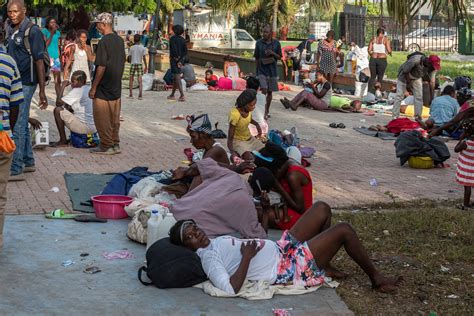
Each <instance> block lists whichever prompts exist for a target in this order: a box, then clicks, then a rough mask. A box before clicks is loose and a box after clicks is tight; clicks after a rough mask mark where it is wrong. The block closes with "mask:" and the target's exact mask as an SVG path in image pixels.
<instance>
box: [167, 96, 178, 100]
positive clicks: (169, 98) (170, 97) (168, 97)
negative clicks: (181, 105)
mask: <svg viewBox="0 0 474 316" xmlns="http://www.w3.org/2000/svg"><path fill="white" fill-rule="evenodd" d="M166 98H167V99H168V100H176V97H172V96H167V97H166Z"/></svg>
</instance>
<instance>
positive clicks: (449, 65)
mask: <svg viewBox="0 0 474 316" xmlns="http://www.w3.org/2000/svg"><path fill="white" fill-rule="evenodd" d="M408 54H409V53H408V52H393V53H392V56H388V60H387V61H388V66H387V71H386V74H387V77H388V78H389V79H396V78H397V74H398V68H399V67H400V65H401V64H402V63H404V62H405V61H406V59H407V55H408ZM426 54H429V53H426ZM436 54H437V55H449V53H436ZM438 74H440V75H444V76H448V77H451V78H453V79H454V78H456V77H457V76H461V75H463V76H470V77H471V78H474V63H467V62H458V61H451V60H442V61H441V70H440V71H439V73H438Z"/></svg>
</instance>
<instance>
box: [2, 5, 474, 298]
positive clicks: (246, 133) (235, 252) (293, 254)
mask: <svg viewBox="0 0 474 316" xmlns="http://www.w3.org/2000/svg"><path fill="white" fill-rule="evenodd" d="M7 11H8V17H9V20H8V28H7V39H8V45H7V51H6V52H1V53H0V68H1V69H2V71H3V72H4V74H5V75H4V76H1V77H0V81H1V83H2V87H3V89H2V92H1V93H2V94H3V95H4V97H3V98H0V110H1V111H2V112H1V113H2V117H0V118H1V119H2V120H1V121H0V122H1V123H2V125H3V130H4V131H6V132H7V133H8V135H9V136H11V137H12V138H13V140H14V142H15V144H16V149H15V152H14V153H12V154H11V153H9V154H7V153H2V152H0V212H1V213H0V238H2V229H3V221H4V215H3V211H4V206H5V203H6V183H7V181H20V180H24V179H25V173H28V172H35V160H34V156H33V151H32V147H31V140H30V134H29V128H28V123H29V122H30V121H29V120H30V117H29V112H30V104H31V99H32V97H33V94H34V93H35V91H36V89H37V88H38V90H39V107H40V108H41V109H43V110H44V109H46V108H47V107H48V100H47V98H46V94H45V85H46V82H47V80H48V72H49V71H51V73H52V75H53V78H52V79H53V80H54V85H55V86H54V88H55V93H56V103H55V104H56V107H55V109H54V111H53V113H54V119H55V122H56V125H57V128H58V130H59V136H60V139H59V141H58V142H57V143H56V144H54V145H55V146H65V145H67V144H68V139H67V136H66V130H65V128H66V127H67V128H68V129H69V130H70V131H71V132H73V133H77V134H80V135H84V134H92V133H95V132H97V133H98V134H99V137H100V144H99V145H98V146H97V147H95V148H92V149H90V152H91V153H95V154H105V155H114V154H118V153H120V152H121V148H120V137H119V130H120V111H121V94H122V75H123V72H124V65H125V61H126V59H127V58H126V53H125V46H126V43H125V41H124V39H122V38H121V37H120V36H118V35H117V34H116V33H115V32H114V31H113V16H112V15H111V14H109V13H101V14H99V15H97V17H96V19H95V20H94V23H95V25H96V28H97V30H98V32H100V33H101V35H102V38H101V40H100V42H99V44H98V46H97V49H95V50H94V51H93V50H92V48H91V47H90V46H89V45H88V44H87V32H86V31H83V30H79V31H77V32H71V34H68V36H67V37H66V39H67V43H65V45H63V46H62V47H63V48H62V49H61V45H60V44H59V37H60V35H59V33H58V26H57V22H56V20H55V19H54V18H48V19H47V22H46V28H45V29H43V30H40V28H39V27H38V26H36V25H34V24H33V23H32V22H31V21H30V20H29V19H28V18H27V17H26V14H25V13H26V8H25V5H24V3H23V1H22V0H10V2H9V3H8V7H7ZM173 32H174V35H173V36H172V37H171V38H170V40H169V50H170V66H171V69H170V74H171V76H172V83H173V85H172V88H171V93H170V95H169V96H168V99H171V100H175V99H177V100H178V101H181V102H184V101H186V99H185V94H184V91H185V87H184V86H183V83H182V82H183V78H184V81H185V84H186V85H188V84H189V85H190V86H192V85H193V84H194V83H196V78H195V74H194V71H193V70H192V67H191V65H190V64H189V58H188V51H187V50H188V43H187V41H186V33H185V30H184V28H183V27H182V26H181V25H175V26H174V27H173ZM129 35H130V36H128V38H127V39H126V42H127V43H129V44H127V46H129V48H130V49H129V57H130V58H129V59H130V64H131V67H130V92H129V97H130V98H132V97H133V91H132V84H133V82H134V78H135V77H137V78H138V82H139V94H138V98H139V99H141V98H142V97H143V95H142V82H141V77H142V75H143V74H144V72H147V66H148V65H147V61H146V58H145V56H146V54H147V52H146V45H147V43H148V37H147V36H146V34H145V36H141V35H134V36H133V37H132V36H131V34H129ZM341 45H343V41H336V40H335V33H334V32H333V31H329V32H328V33H327V36H326V38H325V39H323V40H321V41H320V42H319V43H317V42H316V41H315V39H314V38H313V37H310V38H309V39H308V40H305V41H303V42H302V43H301V45H300V46H298V47H294V48H292V49H285V48H283V49H282V47H281V44H280V42H279V41H278V40H276V39H274V38H273V36H272V29H271V27H270V26H269V25H267V26H265V27H264V28H263V30H262V38H261V39H259V40H258V41H257V43H256V47H255V51H254V57H255V61H256V71H255V76H250V77H248V78H247V79H246V81H245V85H246V86H245V88H244V89H243V91H242V92H241V93H240V95H239V96H238V97H237V98H236V101H235V106H234V107H232V108H231V110H230V111H229V114H228V123H229V129H228V135H227V144H226V145H227V148H226V147H225V146H224V145H222V144H220V143H219V142H217V141H216V140H215V139H214V137H213V135H214V134H213V130H212V124H211V120H210V118H209V116H208V115H207V114H202V115H199V116H190V117H188V126H187V132H188V133H189V136H190V138H191V143H192V144H193V146H194V147H195V148H196V149H198V150H202V155H201V156H200V157H198V158H196V159H195V160H194V161H193V163H192V164H191V165H190V166H189V167H187V168H178V169H176V170H174V172H173V179H172V180H173V181H175V183H178V184H179V185H177V186H173V187H172V188H170V187H169V188H168V189H169V190H173V192H174V193H177V190H178V187H179V194H176V195H177V196H179V199H177V200H176V202H175V203H174V204H173V205H172V207H171V211H172V213H173V215H174V216H175V218H176V219H177V220H178V221H177V223H176V224H175V225H174V226H173V227H172V229H171V230H170V241H171V242H172V243H173V244H175V245H178V246H183V247H186V248H188V249H191V250H193V251H196V253H197V254H198V256H199V257H200V258H201V262H202V266H203V269H204V271H205V272H206V274H207V276H208V278H209V279H210V281H211V282H212V283H213V285H214V286H215V287H217V288H219V289H221V290H223V291H225V292H227V293H229V294H234V293H237V292H238V291H239V290H240V289H241V287H242V285H243V282H244V281H245V280H246V279H250V280H258V281H260V280H261V281H268V282H270V283H271V284H300V285H304V286H316V285H321V284H322V283H324V282H325V281H324V276H329V277H333V278H344V277H346V276H347V275H346V274H345V273H343V272H341V271H339V270H337V269H336V268H335V267H333V266H332V264H331V260H332V258H333V257H334V256H335V255H336V253H337V252H338V251H339V249H340V248H342V247H344V249H345V250H346V251H347V253H348V254H349V256H350V257H351V258H352V259H353V260H354V261H355V262H356V263H357V264H358V265H359V267H360V268H361V269H362V270H363V271H364V272H365V273H366V274H367V276H368V277H369V279H370V280H371V283H372V286H373V288H374V289H376V290H378V291H381V292H393V291H394V290H396V288H397V286H398V285H399V284H400V282H401V278H399V277H394V278H391V277H386V276H384V275H383V274H382V273H381V272H379V271H378V270H377V269H376V267H375V266H374V264H373V262H372V260H371V259H370V257H369V255H368V253H367V251H366V250H365V248H364V247H363V245H362V243H361V241H360V239H359V238H358V236H357V234H356V232H355V231H354V229H353V228H352V227H351V226H350V225H348V224H345V223H339V224H336V225H333V226H331V216H332V214H331V208H330V206H329V205H327V204H326V203H324V202H317V203H313V181H312V177H311V174H310V172H309V171H308V170H307V169H306V168H305V167H304V166H303V165H302V163H301V153H300V152H299V150H298V149H297V148H292V150H290V151H287V150H285V149H284V148H283V147H282V146H280V145H277V144H275V143H272V142H266V143H264V142H263V141H262V136H263V134H264V133H267V132H268V125H267V120H268V118H270V105H271V103H272V99H273V93H274V92H276V91H279V86H278V71H277V62H278V61H279V60H282V61H283V62H284V65H285V67H289V64H288V61H289V60H292V64H291V67H292V69H293V70H294V71H298V73H300V71H302V73H305V72H307V73H309V72H310V71H312V70H314V73H315V80H314V83H311V82H309V83H308V82H305V84H304V88H303V91H301V92H300V93H299V94H298V95H296V97H295V98H293V99H292V100H289V99H286V98H284V99H282V100H281V102H282V104H283V106H284V107H285V108H287V109H291V110H294V111H296V110H297V109H298V107H300V106H301V105H308V106H310V107H311V108H313V109H315V110H328V109H331V108H333V109H338V110H341V111H350V112H357V111H360V109H361V106H360V103H357V102H346V101H345V100H343V101H342V102H339V103H338V104H339V105H338V106H332V105H331V103H332V102H331V99H332V97H333V86H332V82H333V80H334V76H335V75H336V73H337V72H338V69H340V68H341V67H342V68H344V61H345V60H347V59H346V57H345V56H344V54H343V53H342V52H341V49H340V47H341ZM351 46H353V45H351ZM295 51H300V52H301V54H300V55H299V57H298V54H295ZM367 51H368V54H369V55H370V61H369V63H368V65H367V66H366V67H364V68H363V69H369V72H370V79H368V80H370V81H369V85H371V86H373V88H374V89H373V92H374V93H377V91H378V90H380V88H381V83H382V79H383V78H384V72H385V69H386V66H387V55H390V54H391V46H390V42H389V40H388V39H387V38H386V37H385V32H384V30H383V29H380V30H378V31H377V36H376V37H375V38H373V39H372V40H371V41H370V43H369V47H368V50H367ZM45 56H47V60H46V57H45ZM350 58H352V56H351V57H350ZM92 65H93V67H91V66H92ZM308 65H309V66H308ZM307 67H310V68H307ZM359 68H362V66H361V65H359ZM363 69H359V70H360V71H359V72H362V70H363ZM439 69H440V59H439V57H438V56H435V55H431V56H425V55H423V54H412V55H410V56H409V57H408V59H407V61H406V62H405V63H404V64H403V65H401V67H400V71H399V74H398V78H397V86H396V91H395V96H394V109H393V116H394V119H397V118H398V116H399V115H400V108H401V101H402V99H403V98H404V97H405V95H406V93H407V91H408V90H410V91H411V93H412V94H413V99H414V106H415V116H416V118H417V120H419V121H421V111H422V106H423V90H422V89H423V81H425V80H426V81H428V82H429V85H430V89H431V90H430V91H431V94H432V95H434V93H433V90H434V87H435V86H434V84H435V77H436V72H437V71H438V70H439ZM351 71H352V66H351ZM62 74H63V75H62ZM224 77H225V78H229V79H231V80H233V81H235V82H237V81H238V80H243V78H242V74H241V71H240V68H239V66H238V64H237V63H236V62H235V61H234V60H233V59H232V57H231V56H226V58H225V60H224ZM426 78H427V79H426ZM218 80H219V79H218V78H217V77H216V76H215V75H214V74H213V72H212V70H208V71H207V72H206V82H207V83H208V84H209V85H216V84H217V82H218ZM238 82H242V81H238ZM462 88H466V87H462ZM66 89H68V91H67V93H66ZM458 90H459V91H461V88H460V89H458ZM463 91H464V90H463ZM177 92H178V93H179V96H178V98H176V93H177ZM457 93H458V94H459V92H457ZM465 95H467V93H465ZM455 97H456V89H454V88H453V87H451V86H446V87H445V88H444V90H443V93H442V95H441V96H440V97H436V98H433V102H432V103H431V110H432V113H431V114H432V115H431V117H430V119H429V120H428V121H427V122H421V123H423V124H424V126H427V128H429V129H430V130H431V132H432V133H433V134H436V133H441V132H442V131H446V130H448V131H451V130H452V129H453V128H459V127H461V128H463V130H464V136H465V138H467V140H464V138H462V140H461V141H460V142H459V144H458V145H457V146H456V151H461V152H462V155H461V157H462V159H463V160H460V161H462V162H464V164H465V166H466V167H463V166H462V165H461V166H458V180H459V182H460V183H462V184H463V185H464V186H465V187H466V195H465V201H464V204H463V208H469V207H470V205H471V204H470V201H469V200H470V194H471V190H470V187H471V186H472V185H473V181H472V177H471V173H472V171H471V169H472V166H471V165H472V162H471V161H472V157H471V156H472V155H471V154H472V152H474V149H473V148H474V143H473V140H472V137H473V133H474V131H473V129H474V127H473V126H474V124H472V119H474V118H473V116H474V111H473V110H472V108H468V109H466V111H464V112H462V113H459V109H458V107H459V104H457V101H456V99H455ZM259 109H262V110H261V112H262V114H261V115H259V116H261V118H260V117H258V118H257V115H256V114H257V112H258V111H259ZM461 122H462V123H461ZM469 122H471V123H470V124H469ZM460 123H461V124H460ZM459 124H460V125H459ZM252 128H253V131H252ZM10 161H12V162H11V167H10ZM463 168H464V169H463ZM467 169H468V170H467ZM240 174H250V175H247V177H246V178H245V180H244V177H242V176H241V175H240ZM203 196H205V197H209V198H206V199H203ZM275 197H276V199H277V200H278V202H277V203H273V202H274V199H275ZM269 228H275V229H279V230H282V231H283V232H282V237H281V239H280V240H279V241H277V242H274V241H270V240H267V239H266V238H267V232H268V229H269ZM234 233H239V234H240V235H241V237H242V238H244V239H238V238H235V237H231V236H227V235H229V234H234ZM210 237H211V238H212V239H210ZM214 237H215V238H214ZM2 243H3V240H2V239H0V246H1V245H2Z"/></svg>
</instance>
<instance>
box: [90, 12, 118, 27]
mask: <svg viewBox="0 0 474 316" xmlns="http://www.w3.org/2000/svg"><path fill="white" fill-rule="evenodd" d="M113 21H114V17H113V16H112V14H110V13H108V12H103V13H100V14H98V15H97V16H96V17H95V19H94V21H92V23H104V24H112V23H113Z"/></svg>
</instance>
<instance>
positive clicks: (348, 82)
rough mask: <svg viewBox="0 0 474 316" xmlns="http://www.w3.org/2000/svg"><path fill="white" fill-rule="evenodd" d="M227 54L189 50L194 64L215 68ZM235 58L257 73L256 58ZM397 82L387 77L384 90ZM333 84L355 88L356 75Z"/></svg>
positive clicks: (280, 69) (344, 76) (242, 66)
mask: <svg viewBox="0 0 474 316" xmlns="http://www.w3.org/2000/svg"><path fill="white" fill-rule="evenodd" d="M226 55H227V54H222V53H217V52H210V51H205V50H194V49H190V50H188V56H189V59H190V61H191V63H192V64H195V65H199V66H203V67H204V66H205V65H206V63H207V62H211V63H212V65H214V68H218V69H222V67H223V66H224V56H226ZM232 57H234V60H235V61H236V62H237V63H238V64H239V67H240V70H241V71H243V72H244V73H246V74H248V73H253V74H254V73H255V59H254V58H245V57H242V56H236V55H232ZM277 69H278V76H279V77H280V78H283V65H282V63H281V62H278V64H277ZM394 83H396V81H395V80H390V79H386V80H384V81H383V82H382V90H384V91H390V89H391V87H392V84H394ZM333 86H334V87H335V88H345V89H354V87H355V76H354V75H352V74H338V75H337V76H336V77H335V78H334V82H333Z"/></svg>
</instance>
